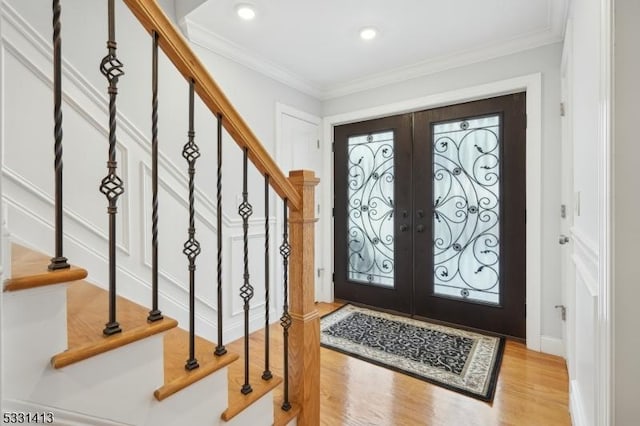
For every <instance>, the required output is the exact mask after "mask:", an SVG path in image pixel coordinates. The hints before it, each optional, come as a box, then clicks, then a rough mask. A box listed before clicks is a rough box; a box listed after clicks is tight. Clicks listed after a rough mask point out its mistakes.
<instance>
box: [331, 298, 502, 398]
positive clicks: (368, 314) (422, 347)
mask: <svg viewBox="0 0 640 426" xmlns="http://www.w3.org/2000/svg"><path fill="white" fill-rule="evenodd" d="M320 342H321V345H322V346H323V347H325V348H329V349H333V350H336V351H339V352H342V353H344V354H347V355H350V356H353V357H356V358H359V359H361V360H364V361H367V362H370V363H373V364H376V365H379V366H382V367H385V368H389V369H391V370H394V371H398V372H400V373H404V374H407V375H410V376H413V377H415V378H418V379H421V380H425V381H427V382H430V383H433V384H436V385H438V386H442V387H444V388H447V389H451V390H453V391H456V392H460V393H462V394H465V395H468V396H471V397H474V398H477V399H480V400H482V401H487V402H491V401H492V400H493V394H494V391H495V387H496V381H497V379H498V372H499V371H500V363H501V361H502V354H503V352H504V338H503V337H494V336H487V335H484V334H480V333H475V332H470V331H465V330H460V329H457V328H452V327H446V326H442V325H436V324H432V323H428V322H424V321H418V320H414V319H410V318H404V317H400V316H397V315H391V314H387V313H383V312H378V311H373V310H371V309H365V308H360V307H356V306H353V305H348V304H347V305H344V306H343V307H342V308H340V309H338V310H336V311H334V312H331V313H329V314H327V315H325V316H324V317H322V319H321V321H320Z"/></svg>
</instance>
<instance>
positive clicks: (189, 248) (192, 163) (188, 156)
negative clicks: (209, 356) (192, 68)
mask: <svg viewBox="0 0 640 426" xmlns="http://www.w3.org/2000/svg"><path fill="white" fill-rule="evenodd" d="M194 86H195V82H194V81H193V80H190V81H189V133H188V137H189V140H188V142H187V143H186V144H185V146H184V148H183V150H182V156H183V157H184V159H185V160H187V163H188V164H189V239H188V240H187V241H186V242H185V243H184V249H183V250H182V252H183V253H184V254H185V255H186V256H187V259H189V359H188V360H187V362H186V364H185V366H184V368H185V369H187V370H193V369H196V368H198V367H199V366H200V365H199V364H198V360H197V359H196V357H195V300H196V297H195V296H196V294H195V278H196V277H195V275H196V257H198V255H199V254H200V243H199V242H198V240H196V238H195V235H196V225H195V208H194V191H195V174H196V160H197V159H198V157H200V148H198V145H196V143H195V135H196V133H195V131H194V126H193V103H194V99H193V95H194Z"/></svg>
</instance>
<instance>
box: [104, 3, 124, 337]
mask: <svg viewBox="0 0 640 426" xmlns="http://www.w3.org/2000/svg"><path fill="white" fill-rule="evenodd" d="M114 2H115V0H109V3H108V15H109V17H108V20H109V40H108V41H107V49H108V53H107V55H106V56H105V57H104V58H103V59H102V62H100V72H102V75H104V76H105V77H106V79H107V81H108V82H109V89H108V93H109V160H108V161H107V169H108V174H107V176H106V177H105V178H104V179H102V182H101V184H100V192H102V193H103V194H104V195H105V196H106V197H107V200H108V201H109V206H108V208H107V213H108V214H109V322H108V323H107V324H106V326H105V328H104V330H103V331H102V332H103V333H104V334H105V335H107V336H110V335H112V334H116V333H120V332H121V331H122V329H121V328H120V324H118V322H117V321H116V214H117V213H118V207H117V202H118V198H119V197H120V195H122V194H123V193H124V184H123V182H122V179H120V177H118V175H117V168H118V162H117V161H116V111H117V109H116V97H117V95H118V80H119V79H120V77H122V76H123V75H124V71H123V70H122V67H123V65H122V62H120V60H119V59H118V58H117V56H116V48H117V44H116V26H115V4H114Z"/></svg>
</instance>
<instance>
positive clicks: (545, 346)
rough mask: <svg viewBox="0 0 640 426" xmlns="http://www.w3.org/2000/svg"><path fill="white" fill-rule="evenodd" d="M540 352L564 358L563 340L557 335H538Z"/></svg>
mask: <svg viewBox="0 0 640 426" xmlns="http://www.w3.org/2000/svg"><path fill="white" fill-rule="evenodd" d="M540 352H544V353H546V354H550V355H556V356H561V357H563V358H564V357H565V351H564V341H563V340H562V339H559V338H557V337H551V336H540Z"/></svg>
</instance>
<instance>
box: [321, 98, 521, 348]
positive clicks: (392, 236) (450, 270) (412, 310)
mask: <svg viewBox="0 0 640 426" xmlns="http://www.w3.org/2000/svg"><path fill="white" fill-rule="evenodd" d="M525 111H526V109H525V94H524V93H518V94H513V95H507V96H501V97H497V98H491V99H486V100H481V101H475V102H468V103H464V104H459V105H453V106H447V107H442V108H436V109H431V110H426V111H421V112H416V113H410V114H402V115H397V116H392V117H386V118H381V119H376V120H370V121H365V122H360V123H354V124H348V125H343V126H338V127H336V128H335V135H334V136H335V179H334V182H335V197H336V199H335V226H334V229H335V236H334V237H335V238H334V241H335V250H334V252H335V261H334V264H335V295H336V297H337V298H339V299H343V300H347V301H353V302H356V303H361V304H366V305H370V306H375V307H379V308H384V309H389V310H394V311H398V312H402V313H407V314H410V315H414V316H419V317H425V318H430V319H433V320H438V321H443V322H448V323H454V324H460V325H464V326H467V327H473V328H478V329H482V330H488V331H492V332H496V333H500V334H505V335H510V336H514V337H519V338H525V331H526V322H525V288H526V282H525V270H526V264H525V247H526V233H525V220H526V217H525V214H526V211H525V200H526V197H525V195H526V194H525V176H526V175H525V131H526V115H525Z"/></svg>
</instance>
